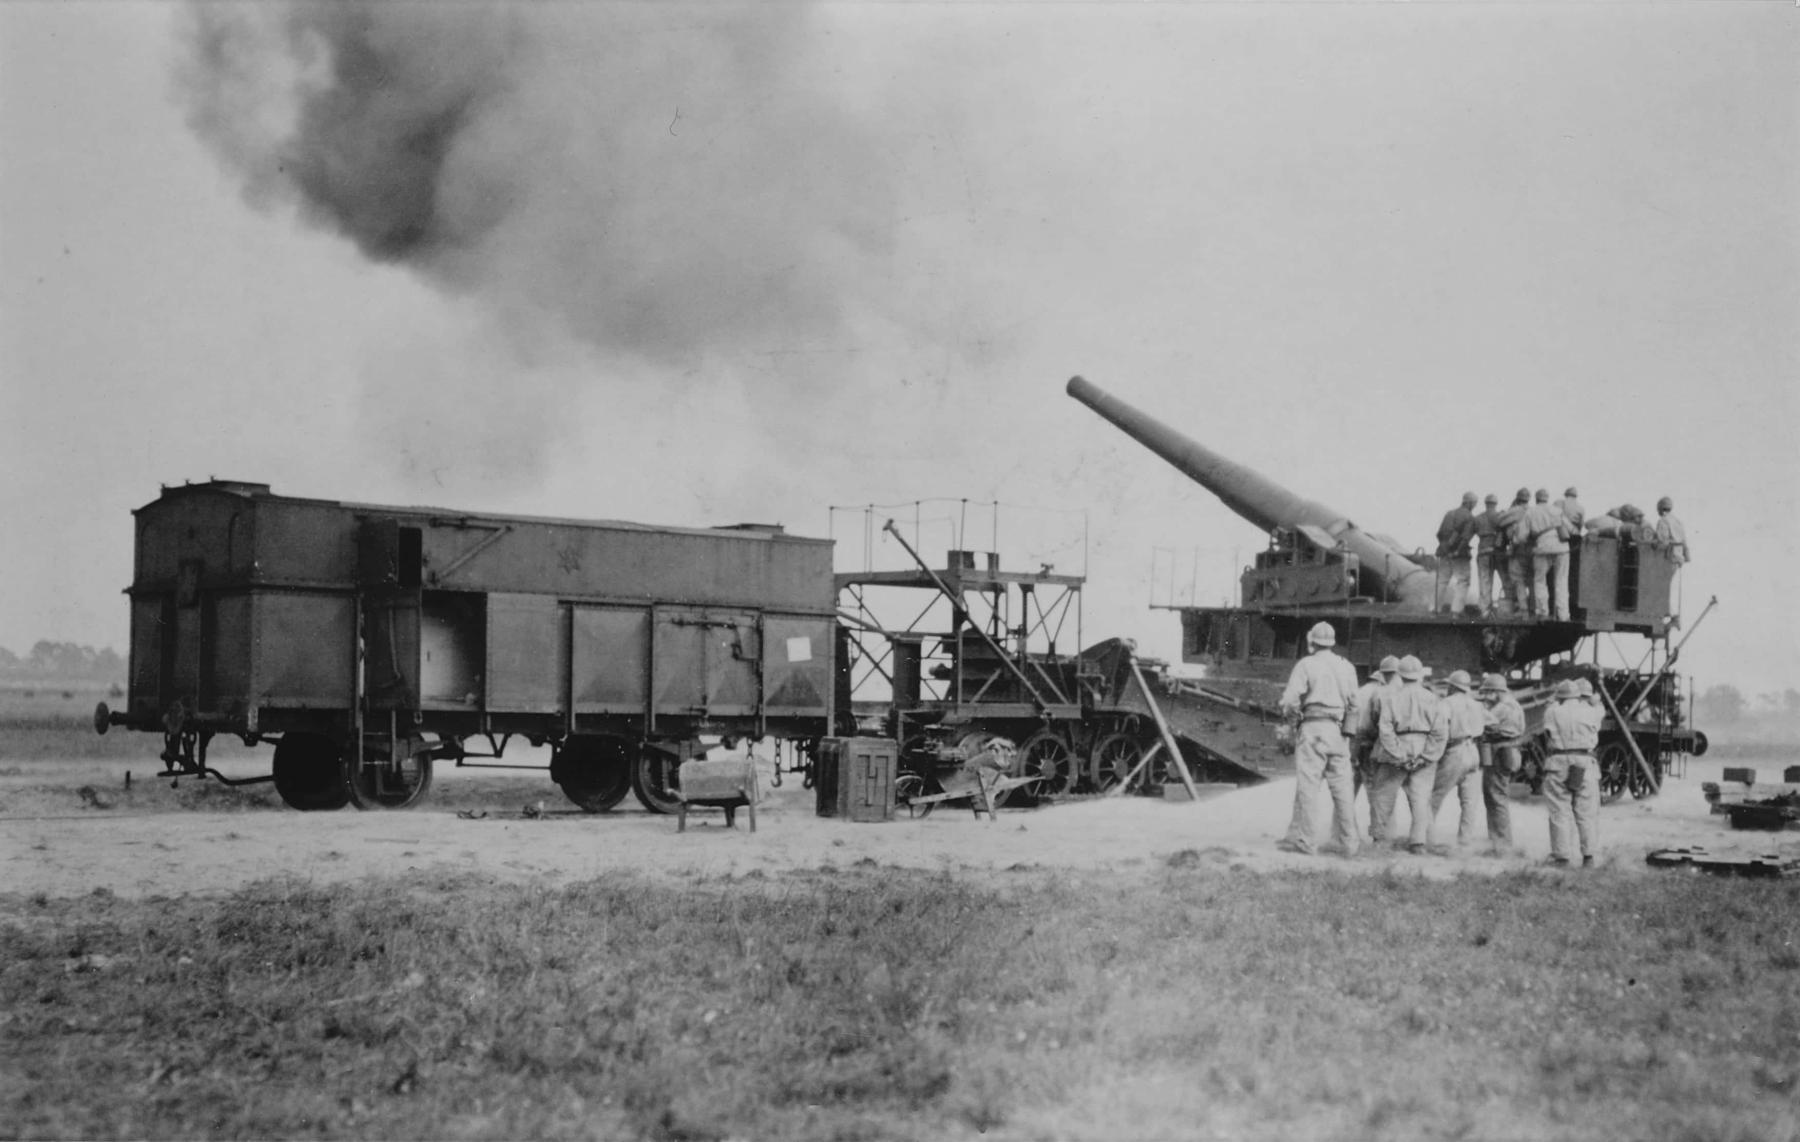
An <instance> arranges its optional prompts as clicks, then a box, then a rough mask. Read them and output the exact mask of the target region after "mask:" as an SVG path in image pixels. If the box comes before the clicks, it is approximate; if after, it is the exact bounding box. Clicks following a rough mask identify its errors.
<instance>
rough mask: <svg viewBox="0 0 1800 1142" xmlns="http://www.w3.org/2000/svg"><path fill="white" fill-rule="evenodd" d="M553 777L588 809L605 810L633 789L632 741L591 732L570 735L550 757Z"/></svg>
mask: <svg viewBox="0 0 1800 1142" xmlns="http://www.w3.org/2000/svg"><path fill="white" fill-rule="evenodd" d="M550 780H552V781H554V782H556V784H557V786H558V787H559V788H561V789H562V791H563V796H564V797H567V798H568V799H569V800H570V801H573V802H574V803H575V804H577V805H579V806H580V807H581V808H582V809H583V810H584V811H585V812H588V813H604V812H606V811H607V810H608V809H611V808H612V807H613V806H615V805H617V804H618V803H619V802H621V801H623V800H624V799H625V794H627V793H629V792H631V744H630V743H629V742H627V741H625V740H624V739H623V738H615V737H602V736H598V735H588V734H581V735H577V736H575V737H571V738H568V739H567V740H565V741H564V742H563V743H562V745H560V746H558V747H557V750H556V753H555V754H554V755H553V756H552V757H551V759H550Z"/></svg>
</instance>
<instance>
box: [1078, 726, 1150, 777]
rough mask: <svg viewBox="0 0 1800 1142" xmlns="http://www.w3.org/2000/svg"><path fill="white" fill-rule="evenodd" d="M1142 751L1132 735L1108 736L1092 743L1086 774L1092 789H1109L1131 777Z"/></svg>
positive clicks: (1142, 753) (1142, 754)
mask: <svg viewBox="0 0 1800 1142" xmlns="http://www.w3.org/2000/svg"><path fill="white" fill-rule="evenodd" d="M1143 756H1144V751H1143V748H1142V747H1141V746H1139V745H1138V740H1137V737H1136V735H1134V734H1108V735H1107V736H1105V737H1103V738H1101V739H1100V740H1099V741H1098V742H1096V743H1094V748H1093V751H1092V752H1091V753H1089V754H1088V772H1089V773H1090V774H1091V775H1092V779H1093V782H1094V788H1096V789H1102V790H1105V789H1111V788H1113V787H1114V786H1116V785H1118V784H1119V783H1120V782H1122V781H1124V780H1125V779H1126V778H1128V777H1130V776H1131V771H1132V770H1133V769H1135V768H1136V767H1137V763H1138V759H1139V758H1141V757H1143Z"/></svg>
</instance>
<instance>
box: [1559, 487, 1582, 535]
mask: <svg viewBox="0 0 1800 1142" xmlns="http://www.w3.org/2000/svg"><path fill="white" fill-rule="evenodd" d="M1557 506H1558V507H1560V508H1561V509H1562V517H1563V518H1564V519H1566V520H1568V521H1569V531H1570V533H1571V534H1574V535H1580V534H1581V526H1582V524H1584V523H1586V522H1587V509H1586V508H1584V507H1582V506H1581V501H1580V500H1579V499H1577V498H1576V495H1575V488H1574V487H1573V486H1570V487H1569V488H1567V489H1566V490H1564V492H1563V498H1562V503H1561V504H1559V505H1557Z"/></svg>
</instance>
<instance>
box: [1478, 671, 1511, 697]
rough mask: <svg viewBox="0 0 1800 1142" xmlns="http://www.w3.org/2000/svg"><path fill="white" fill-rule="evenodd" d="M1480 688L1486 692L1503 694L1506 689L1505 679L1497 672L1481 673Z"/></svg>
mask: <svg viewBox="0 0 1800 1142" xmlns="http://www.w3.org/2000/svg"><path fill="white" fill-rule="evenodd" d="M1481 689H1482V691H1483V692H1485V693H1488V694H1504V693H1506V690H1507V686H1506V679H1505V678H1503V677H1501V676H1500V675H1498V674H1483V675H1482V676H1481Z"/></svg>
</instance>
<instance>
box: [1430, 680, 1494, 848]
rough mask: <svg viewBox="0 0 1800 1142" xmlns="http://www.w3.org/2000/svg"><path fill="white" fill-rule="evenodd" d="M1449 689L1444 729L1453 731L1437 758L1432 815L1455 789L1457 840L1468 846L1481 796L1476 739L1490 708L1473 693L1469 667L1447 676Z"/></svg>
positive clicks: (1445, 697)
mask: <svg viewBox="0 0 1800 1142" xmlns="http://www.w3.org/2000/svg"><path fill="white" fill-rule="evenodd" d="M1447 681H1448V682H1449V684H1450V692H1449V693H1448V694H1445V695H1444V697H1443V698H1442V699H1441V704H1442V706H1443V709H1444V722H1445V731H1446V732H1447V733H1448V734H1449V735H1450V737H1449V740H1448V742H1447V743H1446V744H1445V746H1444V758H1443V760H1442V761H1440V762H1438V768H1437V777H1436V778H1435V779H1433V781H1432V785H1431V817H1432V820H1433V821H1436V820H1437V815H1438V810H1439V809H1441V808H1443V805H1444V799H1445V798H1447V797H1448V796H1450V791H1451V790H1452V789H1454V790H1456V801H1457V808H1458V811H1459V816H1458V819H1457V822H1456V843H1457V844H1458V845H1459V846H1465V847H1466V846H1467V845H1468V844H1469V843H1470V842H1471V841H1473V840H1474V839H1475V803H1476V801H1478V800H1479V799H1480V797H1481V751H1480V748H1479V747H1478V746H1477V745H1476V743H1477V742H1478V741H1479V740H1480V738H1481V735H1482V733H1483V732H1484V731H1485V730H1486V729H1487V711H1486V710H1483V709H1482V708H1481V703H1480V702H1477V701H1476V700H1475V698H1474V696H1473V695H1471V694H1470V693H1469V691H1470V690H1471V689H1473V688H1474V683H1473V682H1471V681H1470V679H1469V674H1468V671H1466V670H1458V671H1456V672H1454V673H1453V674H1451V675H1450V677H1449V678H1448V679H1447Z"/></svg>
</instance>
